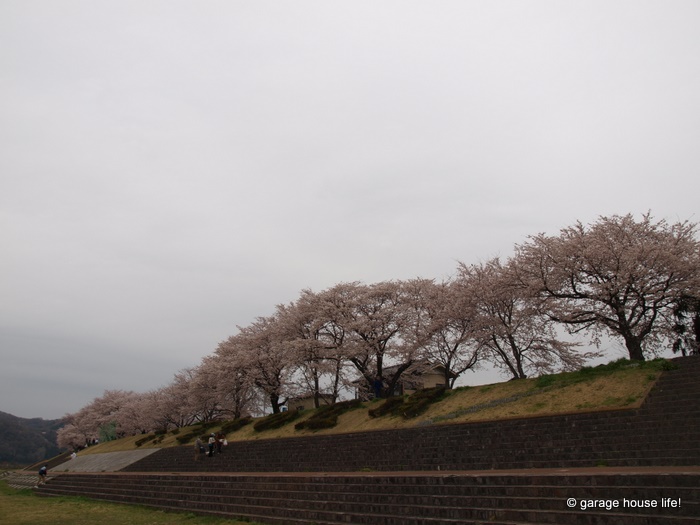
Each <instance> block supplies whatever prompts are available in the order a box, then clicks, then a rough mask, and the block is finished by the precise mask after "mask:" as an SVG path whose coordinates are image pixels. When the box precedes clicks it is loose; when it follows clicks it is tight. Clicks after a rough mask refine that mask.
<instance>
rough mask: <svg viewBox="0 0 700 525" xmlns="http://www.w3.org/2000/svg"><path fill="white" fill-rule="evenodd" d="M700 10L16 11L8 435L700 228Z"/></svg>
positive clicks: (214, 3) (582, 5)
mask: <svg viewBox="0 0 700 525" xmlns="http://www.w3.org/2000/svg"><path fill="white" fill-rule="evenodd" d="M699 24H700V3H698V2H697V1H694V0H692V1H687V2H683V1H666V0H664V1H643V0H633V1H614V0H613V1H610V0H604V1H570V2H561V1H558V0H551V1H522V0H517V1H490V0H489V1H485V0H484V1H441V2H428V1H420V2H417V1H410V0H397V1H382V0H379V1H377V0H371V1H363V0H352V1H320V0H319V1H306V0H300V1H294V2H281V1H278V2H270V1H265V0H246V1H236V0H230V1H223V0H211V1H194V0H189V1H174V0H133V1H130V0H119V1H117V0H97V1H95V0H61V1H60V2H56V1H53V0H3V1H2V2H1V3H0V250H1V251H0V359H1V360H2V362H1V365H0V411H4V412H9V413H12V414H15V415H18V416H21V417H44V418H55V417H61V416H62V415H64V414H65V413H68V412H74V411H76V410H78V409H79V408H81V407H82V406H84V405H86V404H87V403H89V402H90V401H91V400H92V399H93V398H94V397H96V396H99V395H101V394H102V392H103V390H105V389H125V390H136V391H147V390H149V389H152V388H157V387H159V386H163V385H165V384H167V383H169V382H170V380H171V379H172V376H173V374H174V373H175V372H177V371H178V370H179V369H181V368H184V367H189V366H195V365H197V364H199V362H200V360H201V358H202V357H203V356H205V355H207V354H210V353H211V352H213V350H214V349H215V348H216V345H217V344H218V343H219V342H220V341H221V340H223V339H226V338H227V337H228V336H229V335H232V334H234V333H235V332H236V326H237V325H246V324H248V323H249V322H250V321H252V320H253V319H254V318H255V317H256V316H260V315H268V314H270V313H272V311H273V308H274V306H275V304H278V303H283V302H289V301H292V300H295V299H296V298H297V297H298V294H299V292H300V290H302V289H304V288H311V289H313V290H317V291H320V290H322V289H325V288H327V287H329V286H332V285H334V284H336V283H339V282H343V281H355V280H360V281H364V282H368V283H369V282H376V281H380V280H385V279H408V278H412V277H434V278H444V277H448V276H449V275H451V274H453V273H454V271H455V269H456V267H457V261H464V262H467V263H473V262H478V261H480V260H484V259H487V258H490V257H493V256H496V255H500V256H508V255H510V254H511V253H512V249H513V246H514V244H516V243H521V242H523V241H524V240H525V239H526V237H527V236H528V235H531V234H536V233H539V232H547V233H556V232H557V231H558V230H559V229H560V228H562V227H565V226H568V225H570V224H572V223H573V222H575V221H576V220H581V221H583V222H590V221H593V220H595V219H596V218H597V217H598V216H600V215H611V214H625V213H634V214H637V215H639V214H641V213H644V212H646V211H648V210H651V211H652V213H653V215H654V216H655V217H657V218H666V219H668V220H671V221H676V220H686V219H690V220H692V221H698V220H699V219H700V217H698V204H697V203H698V191H699V190H700V177H698V166H699V165H700V147H698V139H699V138H700V96H698V93H700V66H699V64H700V31H698V25H699Z"/></svg>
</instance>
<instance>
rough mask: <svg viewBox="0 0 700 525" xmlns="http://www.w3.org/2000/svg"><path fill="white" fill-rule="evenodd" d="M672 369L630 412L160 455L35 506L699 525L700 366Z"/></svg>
mask: <svg viewBox="0 0 700 525" xmlns="http://www.w3.org/2000/svg"><path fill="white" fill-rule="evenodd" d="M672 362H673V363H675V364H677V365H678V368H677V369H675V370H670V371H667V372H664V373H663V374H662V376H661V378H660V379H659V380H658V382H657V384H656V386H655V387H654V389H653V390H652V392H651V394H650V395H649V396H648V398H647V400H646V401H645V402H644V404H643V405H642V407H641V408H639V409H634V410H617V411H607V412H592V413H587V414H570V415H563V416H551V417H539V418H524V419H517V420H509V421H501V422H488V423H470V424H452V425H449V424H448V425H433V426H427V427H420V428H413V429H405V430H394V431H380V432H365V433H355V434H344V435H335V436H312V437H304V438H288V439H276V440H257V441H248V442H233V443H232V444H230V445H229V446H228V448H227V450H226V452H225V453H224V454H221V455H218V456H215V457H213V458H206V460H204V461H194V458H193V450H192V447H191V446H183V447H176V448H168V449H162V450H160V451H158V452H156V453H154V454H151V455H149V456H148V457H146V458H144V459H142V460H140V461H137V462H135V463H133V464H131V465H129V466H128V467H126V468H125V469H123V470H122V472H118V473H111V474H110V473H99V474H90V473H81V474H78V473H66V474H62V475H59V476H57V477H56V478H55V479H53V480H51V482H50V483H48V484H47V485H45V486H42V487H41V488H40V489H38V493H39V494H42V495H47V496H48V495H55V494H56V495H57V494H76V495H82V496H88V497H93V498H100V499H107V500H111V501H117V502H124V503H138V504H145V505H151V506H154V507H158V508H165V509H171V510H183V511H189V512H197V513H205V514H214V515H225V516H231V517H240V518H245V519H248V520H257V521H260V522H264V523H270V524H272V523H281V524H282V523H284V524H287V523H288V524H293V523H294V524H300V523H309V524H310V523H317V524H319V525H321V524H331V523H347V524H386V525H390V524H409V525H427V524H436V525H437V524H440V525H441V524H445V525H446V524H457V523H463V524H473V523H492V524H503V525H506V524H511V525H512V524H518V523H543V524H544V523H554V524H562V525H563V524H586V525H589V524H608V523H609V524H620V525H637V524H640V525H641V524H644V525H652V524H660V525H665V524H676V523H677V524H696V525H700V403H699V399H700V381H699V378H700V358H698V357H687V358H678V359H674V360H673V361H672ZM513 469H517V470H513ZM523 469H527V470H523ZM615 505H617V506H615ZM593 506H594V508H591V507H593ZM601 506H602V508H601ZM640 506H641V507H640Z"/></svg>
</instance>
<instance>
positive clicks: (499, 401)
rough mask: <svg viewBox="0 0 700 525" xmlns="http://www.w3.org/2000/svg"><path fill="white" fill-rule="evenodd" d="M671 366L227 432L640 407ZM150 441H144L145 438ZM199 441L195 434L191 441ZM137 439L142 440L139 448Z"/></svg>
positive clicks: (393, 425)
mask: <svg viewBox="0 0 700 525" xmlns="http://www.w3.org/2000/svg"><path fill="white" fill-rule="evenodd" d="M670 366H672V365H671V364H670V363H669V362H668V361H666V360H663V359H659V360H654V361H647V362H643V363H630V362H629V361H626V360H620V361H615V362H613V363H609V364H607V365H600V366H597V367H590V368H589V367H587V368H583V369H582V370H580V371H578V372H570V373H562V374H555V375H546V376H541V377H539V378H535V379H520V380H517V381H507V382H504V383H495V384H492V385H483V386H474V387H461V388H457V389H454V390H451V391H447V392H446V393H445V395H444V396H442V397H441V398H440V399H439V400H438V401H436V402H434V403H433V404H431V405H430V406H429V407H428V408H427V410H426V411H425V412H423V413H421V414H420V415H417V416H415V417H410V418H406V417H403V416H402V415H400V410H399V411H398V412H394V413H393V414H388V415H384V416H381V417H370V414H369V412H370V411H371V410H372V409H376V408H378V407H380V406H381V404H382V403H383V402H384V401H383V400H377V401H372V402H368V403H364V404H362V405H360V407H359V408H353V409H351V410H348V411H347V412H345V413H343V414H341V415H339V416H338V419H337V424H336V425H335V426H334V427H333V428H326V429H321V430H312V429H308V428H307V429H297V428H296V427H298V426H304V425H298V423H300V422H304V421H306V420H308V419H309V418H310V417H312V416H313V415H314V413H315V412H316V411H315V410H309V411H307V412H305V413H302V414H301V415H300V416H299V417H298V418H297V419H296V420H294V422H290V423H288V424H286V425H284V426H282V427H280V428H275V429H270V430H265V431H262V432H259V431H256V430H255V429H254V425H253V424H248V425H245V426H243V427H242V428H240V429H239V430H236V431H235V432H227V439H228V440H229V441H243V440H254V439H272V438H281V437H295V436H304V435H311V434H338V433H347V432H358V431H368V430H383V429H397V428H408V427H413V426H424V425H431V424H445V423H464V422H470V421H489V420H499V419H511V418H519V417H534V416H544V415H553V414H568V413H576V412H591V411H597V410H611V409H629V408H637V407H639V406H640V405H641V404H642V402H643V401H644V398H645V397H646V395H647V394H648V393H649V391H650V390H651V388H652V387H653V386H654V383H655V382H656V380H657V379H658V377H659V375H660V374H661V373H662V372H663V371H664V370H666V369H668V368H669V367H670ZM220 427H221V425H218V426H212V427H208V428H207V429H205V430H203V432H202V433H205V432H206V433H209V432H216V431H217V430H218V429H219V428H220ZM193 430H195V431H196V429H193V428H192V427H190V428H184V429H180V430H179V431H177V433H172V432H169V433H167V434H164V435H162V436H152V438H153V439H148V440H144V436H134V437H128V438H123V439H119V440H116V441H111V442H108V443H102V444H100V445H98V446H96V447H90V448H89V449H87V450H84V451H82V452H81V454H91V453H103V452H115V451H122V450H134V449H136V448H138V447H141V448H152V447H158V448H160V447H168V446H177V445H180V444H181V443H180V442H178V441H177V437H178V436H180V438H181V440H182V436H183V435H184V434H187V433H192V432H193ZM144 441H145V442H144ZM192 441H194V438H193V439H192ZM137 442H140V443H141V444H140V445H138V446H137Z"/></svg>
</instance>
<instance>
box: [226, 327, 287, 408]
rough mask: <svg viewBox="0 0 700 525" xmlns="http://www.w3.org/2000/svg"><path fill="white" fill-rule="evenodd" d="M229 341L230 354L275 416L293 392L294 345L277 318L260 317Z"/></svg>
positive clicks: (242, 328)
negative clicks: (260, 392) (248, 376)
mask: <svg viewBox="0 0 700 525" xmlns="http://www.w3.org/2000/svg"><path fill="white" fill-rule="evenodd" d="M238 329H239V333H238V334H236V335H235V336H233V337H232V338H229V344H228V347H227V351H228V353H229V356H230V358H231V359H232V360H233V361H234V362H235V363H237V365H238V366H240V367H242V368H243V369H245V370H246V371H247V372H248V373H249V374H250V379H251V381H252V382H253V384H254V385H255V386H256V387H257V388H259V389H260V390H261V391H262V392H263V394H264V395H265V397H266V398H267V400H268V402H269V404H270V407H271V408H272V412H273V413H275V414H276V413H278V412H279V411H280V407H281V406H282V405H283V404H285V403H286V402H287V399H288V398H289V396H290V395H292V394H293V393H294V389H293V382H292V380H291V378H292V376H293V375H294V373H295V371H296V370H297V368H298V359H297V355H296V352H295V350H294V348H293V345H291V344H290V343H289V341H288V340H286V339H285V338H284V337H282V335H281V334H282V332H281V327H280V324H279V319H278V316H276V315H272V316H269V317H258V318H257V319H256V320H255V321H254V322H253V323H252V324H250V325H249V326H246V327H240V326H239V327H238Z"/></svg>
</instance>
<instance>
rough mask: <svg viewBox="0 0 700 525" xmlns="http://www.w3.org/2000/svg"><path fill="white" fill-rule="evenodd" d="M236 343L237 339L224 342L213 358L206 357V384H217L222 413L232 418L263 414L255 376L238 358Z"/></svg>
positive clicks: (202, 372)
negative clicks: (253, 378) (253, 377)
mask: <svg viewBox="0 0 700 525" xmlns="http://www.w3.org/2000/svg"><path fill="white" fill-rule="evenodd" d="M236 343H237V339H236V338H229V339H228V340H226V341H223V342H221V343H220V344H219V346H218V347H217V349H216V352H215V353H214V355H212V356H207V357H205V358H204V359H203V360H202V365H201V367H200V373H201V374H202V376H203V379H204V381H206V382H207V383H209V384H213V385H216V392H217V396H218V399H219V405H220V407H221V410H222V413H223V414H225V415H226V416H228V417H230V418H233V419H238V418H241V417H244V416H246V415H249V414H254V413H258V412H262V410H261V407H260V405H261V398H260V395H259V391H258V390H256V388H255V384H254V382H253V380H252V374H251V373H250V371H249V369H248V368H246V367H245V366H243V363H242V362H240V360H238V359H237V356H238V355H239V354H238V353H237V351H236V349H235V348H234V346H235V344H236Z"/></svg>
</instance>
